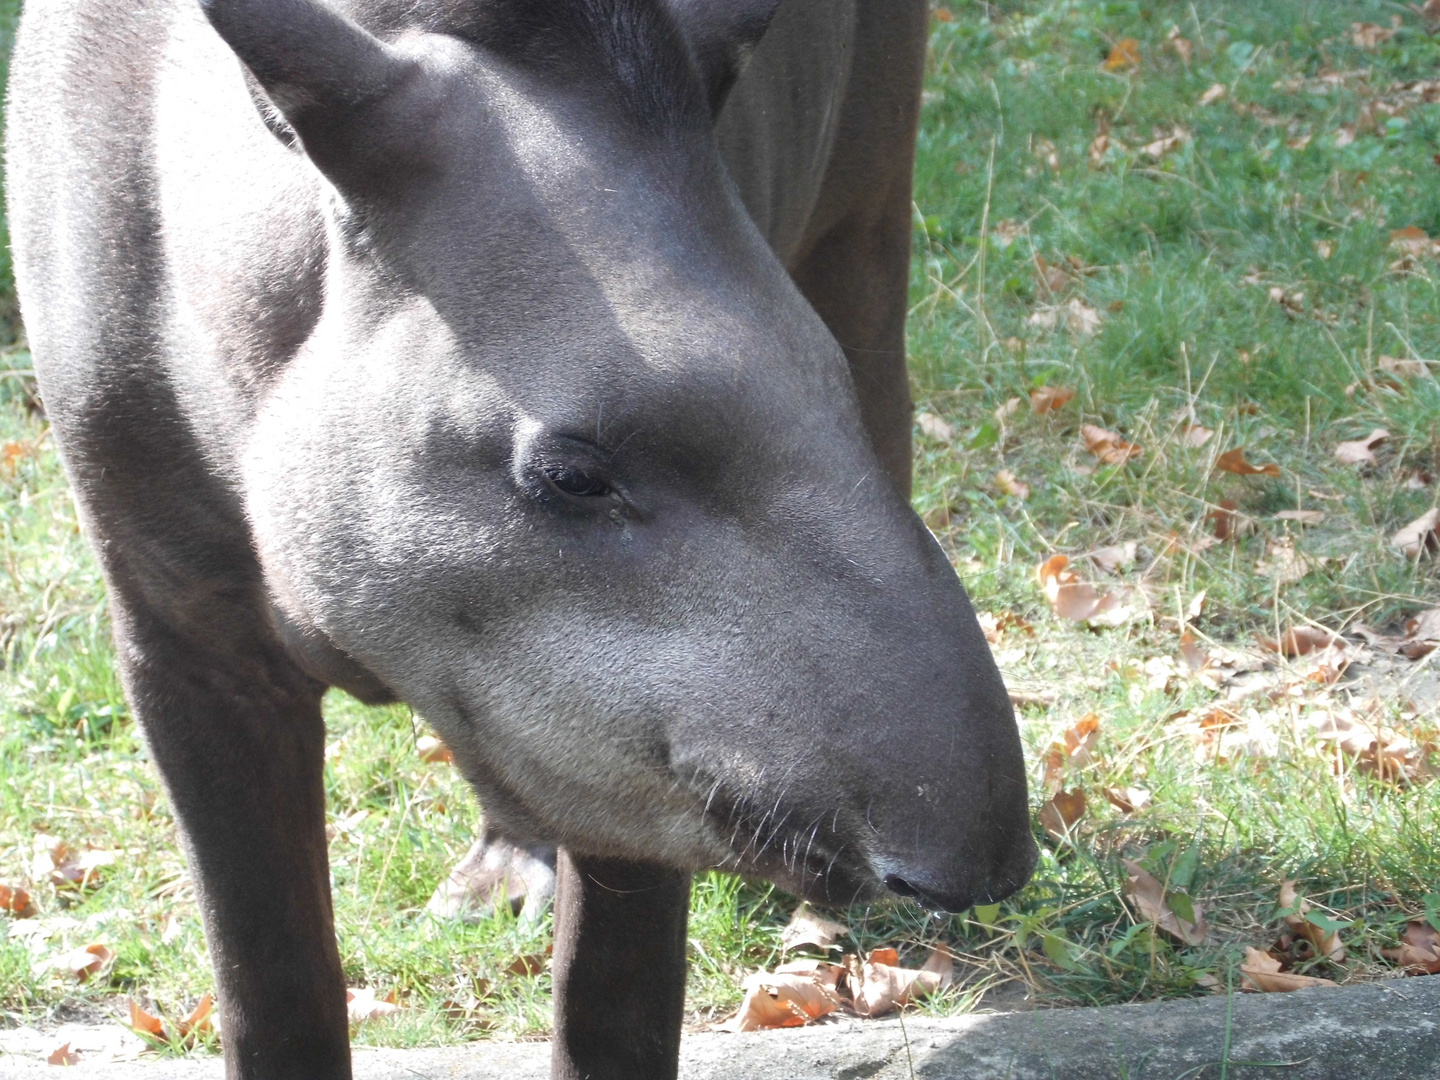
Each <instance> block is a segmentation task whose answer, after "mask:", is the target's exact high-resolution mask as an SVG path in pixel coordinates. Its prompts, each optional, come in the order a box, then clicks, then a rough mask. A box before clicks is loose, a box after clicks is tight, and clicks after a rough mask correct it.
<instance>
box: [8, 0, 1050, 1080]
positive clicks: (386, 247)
mask: <svg viewBox="0 0 1440 1080" xmlns="http://www.w3.org/2000/svg"><path fill="white" fill-rule="evenodd" d="M773 7H774V4H773V0H349V2H346V3H344V4H337V5H336V6H335V7H330V6H326V5H325V3H323V2H322V0H201V2H199V3H197V2H196V0H146V2H144V3H134V2H133V0H32V2H31V3H30V4H29V5H28V6H27V8H26V12H25V17H24V20H23V22H22V25H21V30H20V34H19V38H18V43H17V49H16V54H15V59H14V67H13V72H14V75H13V79H12V83H11V103H10V114H9V145H8V168H9V173H8V190H9V194H10V199H11V215H12V230H13V235H14V242H15V256H16V267H17V276H18V279H19V285H20V292H21V300H22V305H23V311H24V315H25V319H26V325H27V329H28V331H29V335H30V340H31V344H32V346H33V349H34V354H35V359H36V364H37V369H38V370H39V372H40V380H41V391H42V394H43V397H44V400H45V404H46V408H47V410H48V413H49V415H50V418H51V420H52V422H53V425H54V429H55V432H56V435H57V439H58V441H59V444H60V446H61V448H62V452H63V455H64V458H65V462H66V466H67V469H68V470H69V475H70V478H71V480H72V483H73V485H74V488H75V492H76V495H77V498H78V501H79V504H80V506H81V508H82V513H83V516H84V521H85V525H86V528H87V529H88V531H89V533H90V535H91V536H92V538H93V539H94V541H95V543H96V548H97V551H98V552H99V555H100V558H101V561H102V564H103V567H104V571H105V575H106V580H107V582H108V585H109V589H110V598H111V604H112V610H113V614H114V623H115V633H116V640H117V644H118V651H119V657H120V664H121V670H122V674H123V677H124V680H125V685H126V689H127V693H128V694H129V697H130V701H131V704H132V707H133V709H134V712H135V715H136V717H137V719H138V721H139V723H140V724H141V725H142V727H143V729H144V732H145V735H146V739H147V741H148V744H149V746H150V748H151V753H152V754H153V756H154V758H155V761H156V763H157V765H158V766H159V769H160V771H161V773H162V775H163V776H164V779H165V783H166V785H167V787H168V790H169V792H170V796H171V799H172V801H173V804H174V807H175V811H176V813H177V815H178V818H179V821H180V823H181V827H182V834H183V837H184V842H185V845H186V848H187V852H188V855H189V859H190V864H191V867H192V870H193V873H194V876H195V879H196V883H197V886H198V889H199V893H200V896H201V900H202V910H203V912H204V917H205V924H206V931H207V934H208V938H209V943H210V949H211V954H212V957H213V960H214V963H215V970H216V980H217V983H218V987H219V992H220V1002H221V1010H222V1014H223V1016H224V1021H225V1042H226V1056H227V1070H228V1075H229V1076H231V1077H246V1078H250V1077H256V1078H258V1077H264V1078H275V1077H326V1078H329V1077H345V1076H348V1075H349V1068H350V1067H349V1057H348V1047H347V1038H346V1022H345V1002H344V985H343V981H342V976H341V969H340V964H339V959H338V954H337V951H336V948H335V942H334V937H333V926H332V918H331V907H330V897H329V890H328V875H327V866H326V847H325V833H324V825H325V807H324V798H323V791H322V785H321V772H322V757H323V721H322V719H321V715H320V707H319V704H320V697H321V695H322V693H323V692H324V690H325V688H326V687H327V686H331V685H334V686H339V687H342V688H344V689H346V690H349V691H350V692H352V693H354V694H356V695H358V696H360V697H361V698H363V699H366V700H371V701H378V700H388V699H398V700H402V701H406V702H409V703H410V704H412V705H413V706H414V707H415V708H416V709H417V710H418V711H420V712H421V713H422V714H423V715H424V716H425V717H426V719H427V720H429V721H430V722H431V723H432V724H433V725H434V726H435V727H436V729H437V730H438V731H439V732H440V734H441V735H442V736H443V737H444V738H445V740H446V742H447V743H448V744H449V745H450V746H451V748H452V750H453V751H454V754H455V760H456V763H457V765H458V766H459V767H460V768H461V770H462V771H463V772H464V773H465V775H466V776H467V777H468V778H469V779H470V780H471V782H472V783H473V784H474V786H475V788H476V791H477V792H478V794H479V796H480V799H481V801H482V802H483V804H484V806H485V809H486V812H487V815H488V816H489V819H490V820H491V822H492V823H493V824H494V826H495V827H496V828H497V829H498V830H499V831H500V832H501V833H502V834H503V835H504V836H506V837H508V838H510V839H511V840H513V841H514V842H516V843H517V844H522V845H532V846H533V845H553V846H558V847H560V848H561V849H562V850H561V857H560V861H559V867H558V876H559V895H558V902H557V931H556V933H557V947H556V959H555V987H556V1045H555V1075H556V1076H557V1077H566V1078H570V1077H575V1078H578V1077H596V1078H615V1080H620V1078H625V1080H650V1078H662V1077H673V1076H675V1073H676V1055H677V1049H678V1039H679V1025H680V1017H681V1012H682V1009H683V988H684V963H685V960H684V950H685V944H684V942H685V908H686V900H687V896H688V881H689V877H688V875H689V874H690V873H691V872H692V871H694V870H696V869H698V868H701V867H712V866H718V867H723V868H726V869H731V870H736V871H739V872H743V873H748V874H756V875H760V876H764V877H767V878H770V879H772V880H774V881H776V882H778V883H780V884H781V885H782V886H783V887H785V888H787V889H789V890H791V891H793V892H794V893H796V894H798V895H801V896H804V897H808V898H810V899H813V900H815V901H817V902H827V903H846V902H851V901H855V900H863V899H872V898H878V897H880V896H882V895H885V894H886V893H887V891H888V892H891V893H899V894H901V895H906V896H913V897H916V898H917V899H919V900H920V902H922V903H924V904H927V905H929V906H932V907H936V908H942V909H947V910H960V909H964V908H966V907H968V906H969V905H970V904H972V903H974V902H978V901H988V900H993V899H996V898H999V897H1002V896H1005V895H1007V894H1009V893H1011V892H1012V891H1014V890H1015V889H1016V888H1018V887H1019V886H1020V884H1021V883H1023V881H1024V880H1025V878H1026V877H1027V875H1028V874H1029V872H1030V869H1031V867H1032V866H1033V863H1034V858H1035V849H1034V844H1033V841H1032V840H1031V837H1030V831H1029V820H1028V811H1027V802H1026V791H1025V779H1024V773H1023V765H1022V759H1021V752H1020V743H1019V738H1018V736H1017V732H1016V728H1015V723H1014V718H1013V715H1012V713H1011V709H1010V705H1009V702H1008V699H1007V696H1006V693H1005V688H1004V686H1003V684H1002V683H1001V680H1000V677H999V674H998V672H997V670H996V668H995V666H994V663H993V661H992V659H991V657H990V653H989V651H988V649H987V646H986V644H985V641H984V638H983V636H982V635H981V633H980V630H979V628H978V626H977V624H976V621H975V618H974V615H973V613H972V611H971V609H970V605H969V603H968V601H967V599H966V597H965V594H964V592H963V590H962V589H961V587H960V584H959V582H958V581H957V580H956V577H955V575H954V573H953V571H952V570H951V568H950V566H949V564H948V562H947V561H946V558H945V556H944V555H943V553H942V552H941V551H940V549H939V547H938V546H937V545H936V544H935V542H934V540H933V539H932V538H931V537H930V536H929V534H928V533H927V532H926V530H925V529H924V527H923V525H922V524H921V523H920V522H919V520H918V519H917V518H916V517H915V515H914V514H913V513H912V512H911V510H910V509H909V507H908V505H907V502H906V494H907V492H908V487H909V401H908V395H907V392H906V384H905V375H904V362H903V361H904V358H903V323H904V313H905V282H906V259H907V255H908V238H909V198H910V196H909V186H910V171H911V160H912V154H913V140H914V130H915V122H916V112H917V101H918V93H919V79H920V66H921V60H922V55H923V47H924V31H925V11H924V4H923V3H922V2H921V0H848V2H847V0H786V3H784V4H783V5H782V6H781V7H780V9H779V11H778V14H774V17H773V25H770V26H769V32H768V33H767V34H765V36H764V37H763V38H761V35H762V33H765V31H766V28H767V24H769V23H770V20H771V16H772V13H773V12H772V9H773ZM757 40H758V41H759V45H758V47H754V48H753V55H751V56H749V60H750V62H749V64H748V66H745V67H744V68H743V74H742V75H741V76H740V78H739V81H738V83H735V77H736V73H737V72H740V71H741V69H742V66H743V64H744V61H745V59H746V57H747V54H749V53H751V51H752V47H753V46H755V42H756V41H757ZM732 84H733V85H732ZM717 110H722V111H720V112H719V118H718V121H717V120H716V114H717ZM717 136H718V138H717ZM722 154H723V157H722ZM757 226H758V227H757Z"/></svg>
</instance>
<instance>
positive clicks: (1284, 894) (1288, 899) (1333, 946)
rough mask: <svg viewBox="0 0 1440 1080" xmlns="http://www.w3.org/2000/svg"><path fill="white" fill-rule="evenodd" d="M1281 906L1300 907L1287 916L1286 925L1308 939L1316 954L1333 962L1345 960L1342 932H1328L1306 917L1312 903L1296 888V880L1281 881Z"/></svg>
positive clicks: (1294, 932) (1299, 935) (1293, 932)
mask: <svg viewBox="0 0 1440 1080" xmlns="http://www.w3.org/2000/svg"><path fill="white" fill-rule="evenodd" d="M1280 906H1281V907H1282V908H1298V910H1297V911H1296V913H1295V914H1293V915H1286V916H1285V925H1286V926H1288V927H1289V928H1290V932H1291V933H1292V934H1294V935H1295V936H1296V937H1298V938H1303V939H1304V940H1305V941H1308V942H1309V943H1310V946H1311V948H1313V949H1314V950H1315V955H1316V956H1323V957H1325V959H1327V960H1329V961H1330V962H1331V963H1333V964H1343V963H1344V962H1345V946H1344V944H1343V943H1342V942H1341V941H1340V932H1339V931H1338V930H1333V931H1329V932H1327V931H1325V930H1322V929H1321V928H1320V927H1318V926H1316V925H1315V924H1314V923H1312V922H1311V921H1310V920H1309V919H1307V918H1305V915H1306V914H1307V913H1308V912H1309V911H1310V904H1309V902H1308V901H1307V900H1306V899H1305V898H1304V897H1303V896H1301V895H1300V894H1299V892H1298V891H1297V890H1296V888H1295V882H1293V881H1288V880H1287V881H1282V882H1281V883H1280Z"/></svg>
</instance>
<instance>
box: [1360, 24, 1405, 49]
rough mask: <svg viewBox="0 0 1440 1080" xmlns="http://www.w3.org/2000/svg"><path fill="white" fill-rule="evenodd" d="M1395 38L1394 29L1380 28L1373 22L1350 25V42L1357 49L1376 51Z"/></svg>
mask: <svg viewBox="0 0 1440 1080" xmlns="http://www.w3.org/2000/svg"><path fill="white" fill-rule="evenodd" d="M1394 36H1395V28H1394V27H1386V26H1381V25H1380V24H1379V23H1373V22H1357V23H1351V24H1350V40H1351V41H1353V42H1354V43H1355V47H1356V48H1358V49H1378V48H1379V47H1380V46H1381V45H1383V44H1384V43H1385V42H1387V41H1389V40H1390V39H1391V38H1393V37H1394Z"/></svg>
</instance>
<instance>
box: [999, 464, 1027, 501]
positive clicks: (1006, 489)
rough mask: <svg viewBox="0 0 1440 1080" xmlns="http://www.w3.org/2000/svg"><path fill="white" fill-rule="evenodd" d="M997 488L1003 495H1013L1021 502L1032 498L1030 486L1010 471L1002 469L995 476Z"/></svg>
mask: <svg viewBox="0 0 1440 1080" xmlns="http://www.w3.org/2000/svg"><path fill="white" fill-rule="evenodd" d="M995 486H996V487H997V488H999V489H1000V491H1001V492H1002V493H1004V494H1006V495H1013V496H1014V497H1015V498H1017V499H1019V500H1020V501H1021V502H1024V501H1025V500H1026V499H1028V498H1030V485H1029V484H1027V483H1025V481H1024V480H1020V479H1018V478H1017V477H1016V476H1015V474H1014V473H1013V472H1011V471H1010V470H1009V469H1001V470H1000V471H999V472H997V473H996V474H995Z"/></svg>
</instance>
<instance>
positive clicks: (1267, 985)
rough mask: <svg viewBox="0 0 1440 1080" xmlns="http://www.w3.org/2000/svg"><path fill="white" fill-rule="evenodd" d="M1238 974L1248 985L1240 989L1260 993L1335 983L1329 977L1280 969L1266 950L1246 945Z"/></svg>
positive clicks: (1272, 992)
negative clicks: (1319, 977) (1293, 972)
mask: <svg viewBox="0 0 1440 1080" xmlns="http://www.w3.org/2000/svg"><path fill="white" fill-rule="evenodd" d="M1240 974H1241V975H1242V976H1243V977H1244V980H1245V982H1246V983H1248V984H1249V985H1248V986H1242V987H1241V989H1245V990H1249V989H1254V990H1258V991H1260V992H1262V993H1267V994H1274V993H1281V994H1283V993H1288V992H1289V991H1291V990H1304V989H1307V988H1308V987H1311V986H1335V985H1337V984H1336V983H1333V982H1331V981H1330V980H1329V979H1318V978H1316V977H1315V976H1313V975H1294V974H1292V973H1290V972H1288V971H1281V970H1280V961H1279V960H1276V959H1275V958H1274V957H1273V956H1271V955H1270V954H1269V953H1267V952H1261V951H1260V950H1259V949H1255V948H1251V947H1249V946H1246V948H1245V962H1244V963H1243V964H1241V965H1240Z"/></svg>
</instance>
